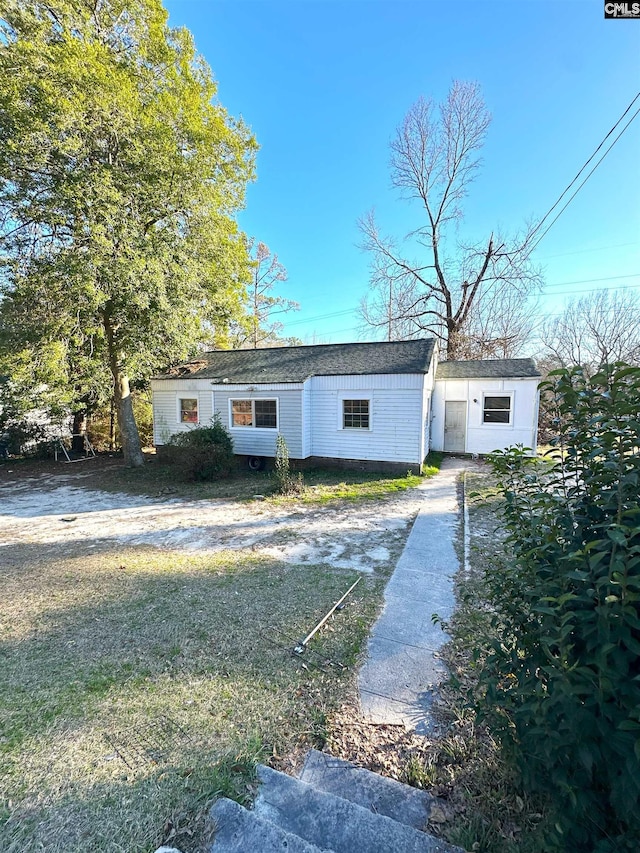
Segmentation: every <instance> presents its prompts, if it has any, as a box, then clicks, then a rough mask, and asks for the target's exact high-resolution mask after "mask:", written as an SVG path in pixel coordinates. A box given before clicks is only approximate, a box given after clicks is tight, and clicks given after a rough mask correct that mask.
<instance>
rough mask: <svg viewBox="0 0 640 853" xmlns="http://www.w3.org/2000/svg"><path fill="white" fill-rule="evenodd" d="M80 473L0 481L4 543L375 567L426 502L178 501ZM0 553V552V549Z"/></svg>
mask: <svg viewBox="0 0 640 853" xmlns="http://www.w3.org/2000/svg"><path fill="white" fill-rule="evenodd" d="M82 479H83V478H82V475H81V474H69V475H67V476H63V477H57V478H56V480H55V483H54V484H52V482H51V479H50V478H49V477H47V476H46V475H42V476H36V477H29V478H26V479H24V480H22V481H19V482H15V481H14V482H11V483H4V484H2V485H0V549H1V547H2V546H3V545H5V546H6V545H16V544H34V543H38V544H55V545H63V546H64V545H69V546H73V545H80V544H82V546H83V547H85V548H87V547H88V548H104V547H112V546H113V545H126V546H131V545H147V546H149V545H151V546H153V547H157V548H161V549H165V550H171V549H180V550H182V551H185V550H186V551H222V550H228V549H232V550H241V549H250V550H252V551H253V552H258V553H261V554H264V555H265V556H270V557H273V558H276V559H278V560H281V561H283V562H286V563H292V564H305V563H308V564H318V563H324V564H327V565H330V566H332V567H333V568H338V569H340V568H344V569H357V570H359V571H362V572H372V571H374V570H375V569H376V568H377V567H382V565H384V564H386V563H388V562H389V560H390V559H391V558H393V557H395V556H397V552H398V549H399V548H400V547H401V546H402V544H403V543H404V540H405V539H406V536H407V534H408V530H409V526H410V524H411V523H412V521H413V519H414V518H415V516H416V513H417V512H418V509H419V508H420V505H421V502H422V501H423V500H424V497H423V495H422V492H421V490H420V488H417V489H412V490H410V491H408V492H405V493H402V494H400V495H397V496H393V497H390V498H387V499H384V500H371V501H362V502H353V503H351V502H336V503H334V504H330V505H325V506H314V505H310V504H303V503H295V504H288V505H287V506H284V507H283V506H282V505H276V504H273V503H270V502H268V501H259V500H256V501H248V502H246V501H226V500H184V499H175V498H174V499H166V498H163V499H159V498H150V497H140V496H137V495H128V494H114V493H112V492H103V491H100V490H97V489H95V488H93V489H92V488H84V487H83V482H82ZM0 555H1V550H0Z"/></svg>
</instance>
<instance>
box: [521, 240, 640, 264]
mask: <svg viewBox="0 0 640 853" xmlns="http://www.w3.org/2000/svg"><path fill="white" fill-rule="evenodd" d="M637 245H638V243H637V241H633V242H631V243H617V244H616V245H615V246H594V247H592V248H591V249H576V250H575V251H572V252H560V253H559V254H557V255H543V257H541V258H539V259H538V260H540V261H550V260H551V259H552V258H567V257H569V256H570V255H586V254H587V252H604V251H607V250H608V249H625V248H626V247H627V246H637Z"/></svg>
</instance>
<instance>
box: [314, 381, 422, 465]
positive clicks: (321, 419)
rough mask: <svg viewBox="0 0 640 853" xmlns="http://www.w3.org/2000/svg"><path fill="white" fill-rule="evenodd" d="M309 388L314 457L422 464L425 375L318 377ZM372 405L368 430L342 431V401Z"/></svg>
mask: <svg viewBox="0 0 640 853" xmlns="http://www.w3.org/2000/svg"><path fill="white" fill-rule="evenodd" d="M309 381H310V385H311V455H312V456H327V457H333V458H336V459H362V460H383V461H385V462H408V463H409V462H411V463H417V464H420V463H421V462H422V458H421V457H420V454H421V452H422V447H423V439H422V436H423V422H424V414H423V384H424V376H423V375H422V374H415V375H414V374H404V375H391V374H389V375H387V374H382V375H371V376H317V377H312V379H311V380H309ZM345 399H368V400H370V406H369V415H370V427H369V429H342V401H343V400H345Z"/></svg>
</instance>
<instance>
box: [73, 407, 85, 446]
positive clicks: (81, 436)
mask: <svg viewBox="0 0 640 853" xmlns="http://www.w3.org/2000/svg"><path fill="white" fill-rule="evenodd" d="M72 430H73V438H72V439H71V450H72V451H73V452H74V453H84V440H85V436H86V434H87V412H86V410H85V409H81V410H80V411H79V412H74V413H73V427H72Z"/></svg>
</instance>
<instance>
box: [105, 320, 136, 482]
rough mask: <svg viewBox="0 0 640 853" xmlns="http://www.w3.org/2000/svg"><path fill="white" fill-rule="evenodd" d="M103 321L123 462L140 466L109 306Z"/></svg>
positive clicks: (126, 377) (125, 377)
mask: <svg viewBox="0 0 640 853" xmlns="http://www.w3.org/2000/svg"><path fill="white" fill-rule="evenodd" d="M103 321H104V330H105V335H106V338H107V347H108V351H109V367H110V368H111V375H112V376H113V391H114V398H115V403H116V412H117V415H118V427H119V429H120V439H121V441H122V453H123V455H124V463H125V465H126V466H127V467H129V468H140V467H141V466H142V465H144V454H143V452H142V447H141V446H140V436H139V434H138V427H137V426H136V419H135V417H134V414H133V406H132V404H131V389H130V388H129V377H128V376H127V374H126V373H125V372H124V370H123V369H122V366H121V364H120V358H119V357H118V356H119V354H118V349H117V346H116V340H115V332H116V327H114V325H113V323H112V321H111V309H110V307H107V308H106V309H105V312H104V316H103Z"/></svg>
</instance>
